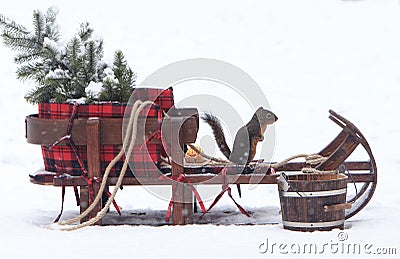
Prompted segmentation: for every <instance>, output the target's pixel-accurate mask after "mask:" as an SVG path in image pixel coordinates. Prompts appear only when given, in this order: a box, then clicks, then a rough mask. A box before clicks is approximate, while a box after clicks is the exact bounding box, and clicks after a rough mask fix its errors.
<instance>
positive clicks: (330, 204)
mask: <svg viewBox="0 0 400 259" xmlns="http://www.w3.org/2000/svg"><path fill="white" fill-rule="evenodd" d="M286 181H287V183H288V184H289V188H285V187H283V185H282V184H278V186H279V198H280V203H281V210H282V223H283V227H284V228H285V229H290V230H296V231H315V230H324V231H327V230H332V229H334V228H340V229H343V228H344V219H345V209H348V208H349V207H351V205H350V204H346V191H347V176H346V175H343V174H297V175H288V176H286ZM283 189H287V190H286V191H285V190H283Z"/></svg>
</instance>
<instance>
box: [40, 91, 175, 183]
mask: <svg viewBox="0 0 400 259" xmlns="http://www.w3.org/2000/svg"><path fill="white" fill-rule="evenodd" d="M133 98H135V100H142V101H146V100H152V101H155V103H156V106H154V105H153V106H152V107H150V109H144V110H143V111H142V114H141V116H147V117H156V118H157V117H158V115H159V114H158V112H159V111H161V110H163V111H167V110H168V109H170V108H171V107H172V106H173V105H174V97H173V90H172V88H169V89H166V90H161V89H154V88H137V89H136V90H135V91H134V97H133ZM126 107H127V105H126V104H119V103H99V104H82V105H80V106H79V108H78V118H88V117H101V118H110V117H113V118H122V117H124V113H125V109H126ZM160 108H161V110H160ZM72 109H73V104H69V103H40V104H39V118H46V119H69V118H70V116H71V113H72ZM121 148H122V146H121V145H102V146H101V148H100V160H101V169H102V171H103V172H104V171H105V169H106V167H107V166H108V164H109V163H110V162H111V160H112V159H114V157H115V156H116V155H117V154H118V153H119V152H120V150H121ZM77 151H78V154H79V156H80V157H81V160H82V162H83V163H84V165H85V166H86V168H87V153H86V146H77ZM162 152H163V150H162V146H161V145H159V144H149V143H148V144H147V150H146V148H145V147H142V145H137V146H135V148H134V153H133V155H132V157H131V162H133V163H131V165H132V164H133V165H134V168H135V175H136V176H141V177H143V176H150V175H155V173H157V174H158V170H157V172H155V171H156V170H154V164H156V165H157V166H158V164H159V162H160V160H161V158H160V154H161V153H162ZM42 155H43V160H44V165H45V169H46V170H47V171H52V172H57V173H60V174H63V173H67V174H70V175H74V176H79V175H82V170H81V167H80V165H79V163H78V160H77V159H76V156H75V154H74V152H73V151H72V149H71V148H70V147H69V146H65V145H58V146H55V147H53V148H52V149H50V148H49V147H46V146H42ZM124 159H125V158H123V159H122V160H121V161H119V162H118V163H116V165H115V166H114V167H113V168H112V170H111V172H110V176H117V175H118V174H119V172H120V171H121V169H122V165H123V161H124ZM152 168H153V170H151V169H152ZM127 175H128V176H132V172H130V170H129V169H128V171H127Z"/></svg>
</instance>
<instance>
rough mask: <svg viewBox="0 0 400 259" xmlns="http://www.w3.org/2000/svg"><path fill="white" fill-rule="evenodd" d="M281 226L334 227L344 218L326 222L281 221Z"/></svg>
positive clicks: (342, 222)
mask: <svg viewBox="0 0 400 259" xmlns="http://www.w3.org/2000/svg"><path fill="white" fill-rule="evenodd" d="M282 223H283V226H286V227H293V228H323V227H336V226H341V225H343V224H344V219H342V220H336V221H327V222H293V221H282Z"/></svg>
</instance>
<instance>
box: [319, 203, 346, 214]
mask: <svg viewBox="0 0 400 259" xmlns="http://www.w3.org/2000/svg"><path fill="white" fill-rule="evenodd" d="M352 206H353V205H352V204H351V203H340V204H332V205H325V206H324V211H325V212H329V211H337V210H348V209H351V207H352Z"/></svg>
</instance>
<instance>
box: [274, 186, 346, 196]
mask: <svg viewBox="0 0 400 259" xmlns="http://www.w3.org/2000/svg"><path fill="white" fill-rule="evenodd" d="M346 190H347V189H346V188H343V189H338V190H331V191H318V192H284V191H282V194H281V196H282V197H325V196H334V195H339V194H344V193H346Z"/></svg>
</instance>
